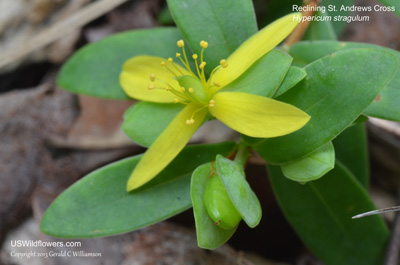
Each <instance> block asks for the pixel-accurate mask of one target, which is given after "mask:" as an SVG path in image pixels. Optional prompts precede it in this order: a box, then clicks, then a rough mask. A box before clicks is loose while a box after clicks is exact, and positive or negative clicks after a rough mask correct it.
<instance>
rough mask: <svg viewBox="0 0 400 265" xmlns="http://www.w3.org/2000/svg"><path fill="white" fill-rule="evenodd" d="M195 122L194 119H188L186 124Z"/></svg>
mask: <svg viewBox="0 0 400 265" xmlns="http://www.w3.org/2000/svg"><path fill="white" fill-rule="evenodd" d="M193 123H194V120H193V119H190V120H186V124H187V125H192V124H193Z"/></svg>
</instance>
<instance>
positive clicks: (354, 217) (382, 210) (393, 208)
mask: <svg viewBox="0 0 400 265" xmlns="http://www.w3.org/2000/svg"><path fill="white" fill-rule="evenodd" d="M398 211H400V206H393V207H388V208H383V209H379V210H374V211H370V212H366V213H362V214H358V215H355V216H353V217H352V219H357V218H361V217H365V216H370V215H374V214H381V213H389V212H398Z"/></svg>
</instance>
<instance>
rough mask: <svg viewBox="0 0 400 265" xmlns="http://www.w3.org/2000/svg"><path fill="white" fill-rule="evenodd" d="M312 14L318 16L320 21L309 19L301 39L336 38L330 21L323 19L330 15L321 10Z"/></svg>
mask: <svg viewBox="0 0 400 265" xmlns="http://www.w3.org/2000/svg"><path fill="white" fill-rule="evenodd" d="M314 16H318V17H320V18H321V20H322V21H311V22H310V24H309V26H308V28H307V31H306V33H305V34H304V36H303V40H337V37H336V33H335V30H334V29H333V26H332V23H331V21H327V20H325V19H326V18H329V17H332V16H330V15H328V14H327V12H325V13H322V12H321V11H317V12H315V15H314Z"/></svg>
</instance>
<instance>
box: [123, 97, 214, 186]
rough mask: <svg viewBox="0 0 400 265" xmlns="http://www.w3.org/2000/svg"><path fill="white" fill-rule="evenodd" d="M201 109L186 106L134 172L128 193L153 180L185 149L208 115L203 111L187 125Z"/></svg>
mask: <svg viewBox="0 0 400 265" xmlns="http://www.w3.org/2000/svg"><path fill="white" fill-rule="evenodd" d="M199 108H200V107H199V106H198V105H195V104H190V105H188V106H186V107H185V108H184V109H183V110H182V111H181V112H180V113H179V114H178V115H177V116H176V117H175V119H174V120H172V122H171V123H170V124H169V126H168V127H167V128H166V129H165V130H164V131H163V132H162V133H161V134H160V136H159V137H158V138H157V139H156V140H155V141H154V143H153V144H152V145H151V146H150V148H149V149H148V150H147V151H146V153H145V154H144V155H143V157H142V159H141V160H140V162H139V163H138V165H137V166H136V168H135V169H134V171H133V172H132V175H131V176H130V178H129V180H128V184H127V190H128V191H131V190H134V189H136V188H138V187H140V186H142V185H143V184H145V183H147V182H148V181H150V180H151V179H153V178H154V177H155V176H156V175H157V174H158V173H160V172H161V171H162V170H163V169H164V168H165V167H166V166H167V165H168V164H169V163H170V162H171V161H172V160H173V159H174V158H175V157H176V156H177V155H178V154H179V152H180V151H181V150H182V149H183V148H184V147H185V145H186V144H187V143H188V142H189V140H190V138H191V137H192V135H193V134H194V133H195V132H196V130H197V129H198V128H199V127H200V125H201V124H202V123H203V121H204V119H205V117H206V115H207V109H206V108H205V109H202V110H200V111H198V112H196V114H195V115H194V117H193V119H194V123H193V124H191V125H187V124H186V120H190V118H191V117H192V114H193V113H194V112H195V111H196V110H197V109H199Z"/></svg>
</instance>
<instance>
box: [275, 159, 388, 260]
mask: <svg viewBox="0 0 400 265" xmlns="http://www.w3.org/2000/svg"><path fill="white" fill-rule="evenodd" d="M268 171H269V174H270V179H271V182H272V185H273V189H274V192H275V195H276V197H277V199H278V202H279V204H280V206H281V208H282V210H283V212H284V214H285V216H286V218H287V220H288V221H289V222H290V224H291V225H292V226H293V228H294V229H295V230H296V232H297V234H298V235H299V236H300V237H301V239H302V240H303V241H304V243H305V244H306V245H307V247H308V248H310V250H311V251H313V253H314V254H315V255H316V256H317V257H319V258H320V259H321V260H322V261H323V262H324V264H326V265H338V264H340V265H355V264H363V265H376V264H383V255H384V251H385V247H386V243H387V240H388V235H389V233H388V229H387V227H386V225H385V223H384V221H383V219H382V217H381V216H373V217H368V218H362V219H357V221H355V220H352V219H351V217H352V216H354V215H356V214H359V213H362V212H366V211H369V210H373V209H375V206H374V204H373V203H372V201H371V199H370V197H369V196H368V194H367V192H366V191H365V189H364V188H363V187H362V186H361V185H360V184H359V182H358V181H357V180H356V179H355V178H354V176H353V175H351V173H350V172H349V171H347V170H346V169H345V168H344V167H343V166H342V165H341V164H338V163H337V164H336V165H335V168H334V169H333V170H331V171H330V172H329V173H328V174H326V175H325V176H324V177H323V178H321V179H319V180H316V181H312V182H308V183H307V184H305V185H301V184H299V183H297V182H294V181H290V180H288V179H287V178H285V177H284V176H283V175H282V172H281V170H280V168H279V167H278V166H269V167H268Z"/></svg>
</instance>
